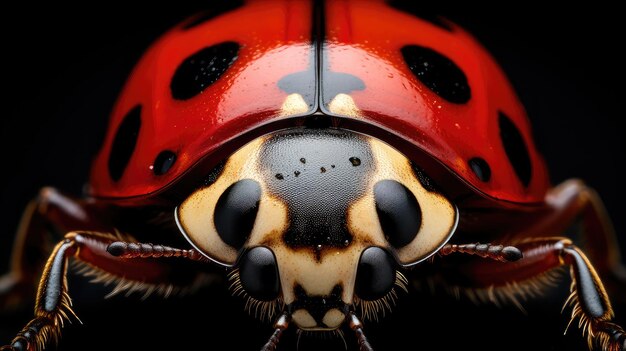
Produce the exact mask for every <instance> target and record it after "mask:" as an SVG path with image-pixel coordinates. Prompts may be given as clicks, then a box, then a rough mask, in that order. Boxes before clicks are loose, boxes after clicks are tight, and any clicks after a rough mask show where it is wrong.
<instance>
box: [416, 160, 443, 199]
mask: <svg viewBox="0 0 626 351" xmlns="http://www.w3.org/2000/svg"><path fill="white" fill-rule="evenodd" d="M411 169H412V170H413V174H415V177H416V178H417V180H419V182H420V184H422V186H423V187H424V189H426V190H427V191H430V192H436V193H438V192H440V191H439V187H438V186H437V184H436V183H435V182H434V181H433V180H432V179H431V178H430V177H429V176H428V175H427V174H426V172H424V170H423V169H422V168H421V167H420V166H418V165H416V164H415V162H413V161H411Z"/></svg>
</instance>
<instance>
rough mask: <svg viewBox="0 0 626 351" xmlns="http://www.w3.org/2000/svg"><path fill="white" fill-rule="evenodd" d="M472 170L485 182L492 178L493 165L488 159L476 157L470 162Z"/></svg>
mask: <svg viewBox="0 0 626 351" xmlns="http://www.w3.org/2000/svg"><path fill="white" fill-rule="evenodd" d="M468 164H469V166H470V168H471V169H472V172H474V174H476V177H478V179H480V180H481V181H483V182H488V181H489V179H491V167H489V164H488V163H487V161H485V160H484V159H482V158H480V157H474V158H472V159H471V160H469V162H468Z"/></svg>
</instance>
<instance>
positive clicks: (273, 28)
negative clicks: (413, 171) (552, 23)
mask: <svg viewBox="0 0 626 351" xmlns="http://www.w3.org/2000/svg"><path fill="white" fill-rule="evenodd" d="M325 12H326V16H325V19H326V22H325V29H326V33H325V37H324V39H325V42H324V43H323V45H314V44H312V43H313V42H314V40H313V38H312V37H313V36H315V33H313V32H312V31H311V28H312V23H313V18H314V15H315V14H314V13H313V5H312V3H311V2H308V1H250V2H247V3H246V4H245V5H244V6H241V7H239V8H236V9H234V10H232V11H230V12H227V13H224V14H222V15H220V16H218V17H216V18H214V19H212V20H209V21H206V22H203V23H201V24H198V25H196V26H193V27H191V28H188V29H186V28H185V25H184V24H183V25H181V26H179V27H177V28H175V29H173V30H172V31H170V32H168V33H167V34H165V35H164V36H163V37H162V38H161V39H160V40H158V41H157V42H156V43H155V44H154V45H153V47H152V48H150V49H149V50H148V52H147V53H146V54H145V56H144V57H143V59H142V60H141V61H140V62H139V64H138V65H137V67H136V68H135V69H134V71H133V72H132V74H131V76H130V79H129V81H128V82H127V84H126V86H125V88H124V90H123V92H122V94H121V96H120V98H119V100H118V102H117V104H116V106H115V108H114V110H113V113H112V116H111V119H110V124H109V129H108V133H107V135H106V138H105V142H104V145H103V147H102V149H101V151H100V153H99V154H98V155H97V157H96V159H95V161H94V164H93V168H92V171H91V179H90V195H92V196H94V197H97V198H106V199H109V200H112V201H114V202H118V203H120V204H124V203H129V202H132V203H133V204H136V203H147V202H151V201H155V199H158V198H159V197H160V196H161V195H163V194H164V193H167V191H168V190H169V189H171V188H172V185H176V184H178V183H181V180H184V179H186V178H188V177H190V175H188V173H193V171H194V170H200V169H202V170H204V169H205V167H206V166H207V164H211V163H213V164H214V163H216V162H217V161H218V160H219V159H221V158H224V157H226V156H227V153H228V152H229V151H232V150H233V148H234V147H236V146H239V145H243V144H244V143H245V142H247V141H250V140H251V139H252V138H254V137H256V136H258V135H260V134H263V133H265V132H269V131H271V130H274V129H277V128H283V127H288V126H292V125H297V124H298V123H301V120H302V119H303V116H305V115H310V114H313V113H314V112H316V111H317V110H318V108H317V107H316V105H315V104H317V102H315V103H314V104H313V106H312V107H311V108H310V109H309V110H308V111H307V112H301V113H298V114H293V115H285V114H284V113H283V112H282V110H281V108H282V106H283V104H284V103H285V100H286V99H287V97H288V95H289V94H290V93H291V91H288V90H287V89H285V88H284V87H281V86H280V83H279V82H280V81H281V79H283V78H285V77H289V76H290V75H297V76H298V77H299V78H298V80H297V83H298V84H300V86H299V87H297V88H298V89H297V90H298V92H299V93H301V94H302V95H307V94H309V95H311V96H315V97H316V98H319V99H318V100H319V105H320V110H321V111H322V112H324V113H326V114H330V115H335V117H336V118H335V120H339V121H340V122H338V123H339V124H340V125H341V127H344V128H350V129H354V130H356V131H363V132H366V133H369V134H373V135H374V136H376V137H378V138H380V139H382V140H383V141H386V142H388V143H390V144H391V145H393V146H396V147H397V148H399V149H400V150H401V151H403V152H405V153H406V154H407V155H409V157H413V156H415V157H413V158H418V159H419V157H421V156H419V155H422V156H423V155H427V157H426V158H430V159H432V160H434V161H436V162H431V163H432V164H433V165H435V166H432V165H431V166H427V167H425V168H426V171H427V173H429V174H430V175H431V176H433V175H434V178H435V180H438V181H440V179H438V178H443V176H442V174H443V173H449V174H453V175H455V176H456V178H458V179H460V180H461V183H462V184H464V185H466V188H467V189H470V190H471V191H472V192H473V193H476V194H479V195H481V196H482V197H485V198H489V199H494V200H497V202H502V203H517V204H533V203H542V202H543V201H544V197H545V195H546V192H547V190H548V189H549V182H548V174H547V170H546V167H545V164H544V161H543V159H542V158H541V156H540V155H539V154H538V152H537V150H536V148H535V145H534V142H533V140H532V136H531V128H530V124H529V121H528V119H527V117H526V114H525V111H524V108H523V106H522V105H521V103H520V101H519V100H518V98H517V96H516V94H515V92H514V91H513V88H512V87H511V85H510V83H509V82H508V80H507V78H506V77H505V75H504V73H503V72H502V70H501V69H500V68H499V67H498V65H497V64H496V62H495V61H494V59H493V58H492V57H491V56H490V55H489V54H488V53H487V51H486V50H485V49H484V48H483V47H482V46H481V45H480V44H479V43H478V42H477V41H476V40H475V39H474V38H472V37H471V36H470V35H469V34H468V33H466V32H465V31H463V30H462V29H461V28H459V27H458V26H456V25H454V24H451V23H448V22H446V25H447V26H449V27H450V30H446V29H445V28H442V27H441V26H437V25H435V24H433V23H431V22H429V21H425V20H423V19H420V18H417V17H415V16H412V15H410V14H407V13H404V12H402V11H399V10H398V9H395V8H393V7H391V6H389V5H388V4H387V3H385V2H383V1H379V0H370V1H357V0H348V1H335V2H327V4H326V9H325ZM227 41H232V42H236V43H238V44H239V45H240V50H239V52H238V57H237V59H236V60H235V61H234V63H233V64H232V65H231V66H230V67H229V68H228V70H227V71H226V72H225V73H224V74H223V75H222V76H221V77H220V78H219V79H218V80H217V81H216V82H215V83H213V84H211V85H209V86H208V87H206V88H205V89H204V90H203V91H202V92H201V93H200V94H198V95H196V96H194V97H192V98H190V99H187V100H176V99H174V98H173V97H172V91H171V88H170V84H171V81H172V78H173V76H174V74H175V72H176V70H177V68H178V67H179V66H180V65H181V63H182V62H184V61H185V60H186V59H187V58H188V57H189V56H191V55H193V54H195V53H197V52H198V51H200V50H202V49H204V48H206V47H210V46H212V45H215V44H219V43H222V42H227ZM406 45H418V46H420V47H426V48H430V49H432V50H433V51H435V52H437V53H439V54H441V55H443V56H445V57H447V58H448V59H449V60H451V61H452V62H454V63H455V64H456V66H458V67H459V68H460V70H461V71H462V72H463V73H464V74H465V76H466V78H467V82H468V85H469V87H470V89H471V98H470V99H469V101H467V102H466V103H462V104H458V103H451V102H449V101H446V100H445V99H443V98H441V97H440V96H438V95H437V94H436V93H435V92H433V91H432V90H431V89H429V88H428V87H427V86H426V85H424V84H423V83H422V82H421V81H420V80H418V79H417V78H416V76H415V75H414V74H413V73H412V72H411V70H410V68H409V66H408V65H407V62H406V61H405V59H404V58H403V55H402V53H401V49H402V47H404V46H406ZM314 66H317V68H318V69H314V68H313V67H314ZM317 71H320V72H322V73H321V74H319V75H318V74H317ZM325 72H326V73H338V74H347V75H351V76H353V77H356V78H357V79H359V80H360V81H362V83H363V89H356V90H350V91H346V92H345V93H346V94H348V95H349V96H350V97H351V98H352V99H353V101H354V104H355V106H356V108H357V109H358V114H356V115H355V114H342V113H337V112H330V111H329V109H328V104H329V103H330V100H331V99H332V98H333V97H334V96H330V97H325V96H323V94H316V92H317V91H322V92H323V91H324V90H325V89H332V87H328V85H329V84H330V83H331V82H332V83H336V81H329V80H325V74H324V73H325ZM292 77H293V76H292ZM291 87H292V88H293V84H292V86H291ZM283 89H285V90H283ZM137 105H141V106H142V111H141V129H140V132H139V135H138V139H137V143H136V147H135V149H134V151H133V153H132V155H131V158H130V161H129V162H128V165H127V166H126V168H125V169H124V171H123V174H122V176H121V178H120V179H119V180H117V181H115V180H113V179H112V178H111V176H110V174H109V171H108V169H107V164H108V160H109V156H110V151H111V147H112V144H113V140H114V138H115V134H116V132H117V130H118V128H119V125H120V124H121V122H122V120H123V118H124V116H125V115H126V114H127V113H128V112H129V111H130V110H132V109H133V107H135V106H137ZM500 112H502V113H505V114H506V115H507V116H508V117H509V118H510V120H511V121H512V122H513V123H514V125H515V126H516V127H517V129H519V131H520V133H521V136H522V138H523V140H524V143H525V144H526V147H527V151H528V154H529V158H530V163H531V176H530V182H529V184H528V185H527V186H525V185H524V184H523V183H522V181H521V180H520V178H519V177H518V176H517V175H516V173H515V170H514V167H513V165H512V164H511V161H510V160H509V158H508V156H507V153H506V150H505V148H504V146H503V143H502V139H501V137H500V127H499V122H498V116H499V113H500ZM163 150H171V151H173V152H174V153H175V154H176V162H175V163H174V165H173V166H172V168H171V169H169V170H168V171H167V172H166V173H165V174H162V175H156V174H155V173H154V172H153V170H152V166H153V163H154V161H155V159H156V158H157V155H159V153H160V152H162V151H163ZM474 157H480V158H482V159H484V160H486V161H487V163H488V164H489V165H490V166H491V167H490V168H491V177H490V179H489V181H481V180H480V179H479V178H478V177H477V175H476V174H475V173H474V172H473V171H472V170H471V168H470V166H469V164H468V162H469V160H470V159H472V158H474ZM418 163H419V162H418ZM426 163H427V164H428V162H426ZM420 165H422V164H421V163H420ZM440 166H443V167H440ZM429 167H435V168H436V167H440V168H441V169H442V170H443V171H441V169H440V170H439V171H433V170H430V169H428V168H429ZM200 173H202V172H200ZM439 175H441V176H439ZM444 183H445V181H444ZM447 190H448V191H452V188H448V189H447Z"/></svg>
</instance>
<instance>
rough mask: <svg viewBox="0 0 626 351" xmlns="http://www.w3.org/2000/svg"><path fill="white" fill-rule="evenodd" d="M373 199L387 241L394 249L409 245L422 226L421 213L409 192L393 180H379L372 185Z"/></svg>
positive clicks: (415, 200) (413, 196)
mask: <svg viewBox="0 0 626 351" xmlns="http://www.w3.org/2000/svg"><path fill="white" fill-rule="evenodd" d="M374 199H375V202H376V212H377V213H378V220H379V221H380V225H381V227H382V229H383V233H384V234H385V238H386V239H387V241H389V243H390V244H391V245H392V246H393V247H395V248H396V249H400V248H402V247H404V246H406V245H408V244H409V243H411V242H412V241H413V239H415V236H417V232H419V230H420V226H421V224H422V211H421V209H420V205H419V203H418V202H417V199H416V198H415V195H413V193H412V192H411V190H409V189H408V188H407V187H406V186H404V185H402V184H401V183H399V182H397V181H395V180H381V181H379V182H378V183H376V185H374Z"/></svg>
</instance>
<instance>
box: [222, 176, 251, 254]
mask: <svg viewBox="0 0 626 351" xmlns="http://www.w3.org/2000/svg"><path fill="white" fill-rule="evenodd" d="M260 200H261V186H260V185H259V183H258V182H257V181H255V180H252V179H242V180H240V181H238V182H236V183H234V184H233V185H231V186H230V187H228V189H226V191H224V193H223V194H222V195H221V196H220V198H219V200H217V204H216V205H215V214H214V216H213V217H214V223H215V229H217V234H218V235H219V236H220V238H221V239H222V241H224V243H226V244H227V245H229V246H231V247H234V248H236V249H240V248H241V247H242V246H243V244H244V243H245V242H246V240H247V239H248V236H250V233H251V232H252V227H253V226H254V221H255V220H256V215H257V211H258V210H259V201H260Z"/></svg>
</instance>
